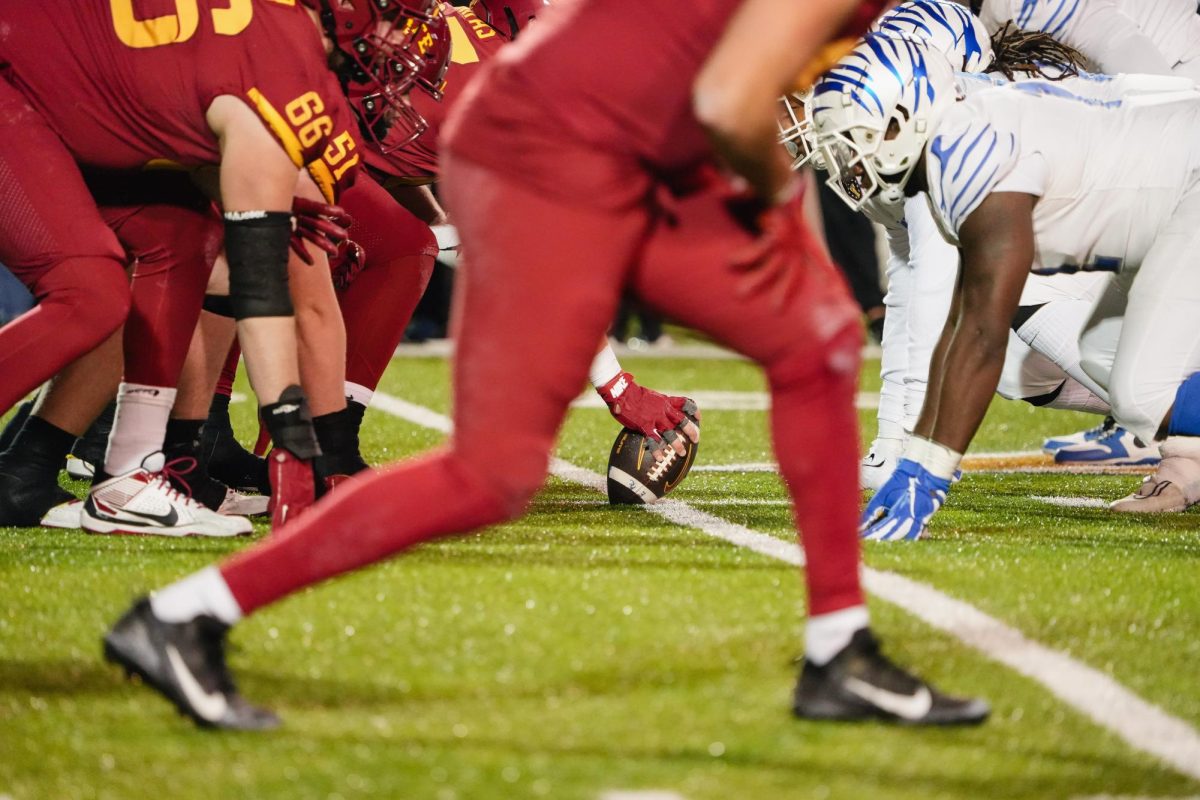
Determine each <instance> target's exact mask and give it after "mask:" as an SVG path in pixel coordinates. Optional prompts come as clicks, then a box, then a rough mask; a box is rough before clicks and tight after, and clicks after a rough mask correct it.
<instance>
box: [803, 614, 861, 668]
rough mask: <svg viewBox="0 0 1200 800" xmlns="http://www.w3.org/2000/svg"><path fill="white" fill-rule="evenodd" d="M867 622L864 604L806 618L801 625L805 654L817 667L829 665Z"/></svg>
mask: <svg viewBox="0 0 1200 800" xmlns="http://www.w3.org/2000/svg"><path fill="white" fill-rule="evenodd" d="M870 622H871V618H870V616H868V614H867V607H866V606H850V607H849V608H843V609H839V610H838V611H831V612H830V613H828V614H818V615H817V616H815V617H809V618H808V624H807V625H805V626H804V657H805V658H807V659H808V660H809V661H811V662H813V663H814V664H816V665H817V666H818V667H821V666H824V665H826V664H828V663H829V662H830V661H832V660H833V657H834V656H836V655H837V654H838V653H840V652H842V651H843V650H845V649H846V645H848V644H850V639H851V637H853V636H854V634H855V633H857V632H858V631H860V630H862V629H863V628H865V627H867V625H869V624H870Z"/></svg>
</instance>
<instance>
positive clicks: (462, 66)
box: [366, 3, 507, 183]
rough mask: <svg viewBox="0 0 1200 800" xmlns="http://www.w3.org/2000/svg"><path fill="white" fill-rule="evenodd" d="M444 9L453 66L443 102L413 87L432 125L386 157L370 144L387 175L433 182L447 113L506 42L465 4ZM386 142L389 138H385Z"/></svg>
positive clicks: (372, 162)
mask: <svg viewBox="0 0 1200 800" xmlns="http://www.w3.org/2000/svg"><path fill="white" fill-rule="evenodd" d="M442 13H443V14H445V16H446V23H447V24H448V25H449V27H450V68H449V69H447V70H446V83H445V85H444V86H443V87H442V99H441V102H438V101H437V100H434V99H433V98H432V97H430V96H429V94H428V93H427V92H423V91H421V90H420V89H414V90H413V91H412V94H410V95H409V102H411V103H412V105H413V108H415V109H416V110H417V111H418V112H419V113H420V114H421V116H422V117H424V119H425V122H426V123H427V124H428V126H429V127H427V128H426V129H425V132H424V133H422V134H421V135H420V136H419V137H418V138H417V140H416V141H414V142H411V143H410V144H408V145H406V146H404V147H403V148H401V149H400V150H398V151H396V152H394V153H391V154H389V155H388V156H387V158H385V157H384V156H383V155H382V154H380V153H379V152H377V151H376V150H375V149H374V148H367V155H366V162H367V164H368V165H369V166H370V167H371V168H372V169H376V170H378V171H380V172H382V173H384V174H385V175H390V176H392V177H396V178H403V179H405V180H408V181H411V182H413V183H430V182H432V181H435V180H437V178H438V172H439V171H438V137H439V136H440V135H441V130H442V124H443V123H444V122H445V121H446V114H447V113H448V112H449V110H450V108H451V107H453V105H454V104H455V103H456V102H457V101H458V98H459V97H461V96H462V93H463V89H465V88H466V86H467V84H468V83H469V82H470V80H471V79H472V78H473V77H475V75H476V74H477V73H478V72H479V68H480V67H481V66H483V64H484V63H485V62H488V61H491V60H492V57H493V56H494V55H495V54H496V52H497V51H498V50H499V49H500V47H501V46H502V45H504V44H506V43H507V40H506V39H505V38H504V37H503V36H501V35H500V34H498V33H497V32H496V31H495V30H493V29H492V28H490V27H489V26H488V24H487V23H486V22H484V21H483V20H481V19H480V18H479V17H477V16H475V14H474V13H473V12H472V11H471V10H470V9H469V8H466V7H464V6H452V5H450V4H449V3H443V4H442ZM385 144H386V142H385Z"/></svg>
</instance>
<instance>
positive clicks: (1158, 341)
mask: <svg viewBox="0 0 1200 800" xmlns="http://www.w3.org/2000/svg"><path fill="white" fill-rule="evenodd" d="M1198 252H1200V192H1194V193H1192V194H1191V195H1189V196H1188V197H1186V198H1184V200H1183V202H1182V203H1180V205H1179V207H1178V208H1177V209H1176V210H1175V213H1174V214H1173V215H1172V218H1171V220H1170V222H1168V223H1167V225H1166V227H1165V228H1164V229H1163V230H1162V232H1161V233H1160V234H1159V235H1158V238H1157V239H1155V242H1154V245H1153V246H1152V247H1151V248H1150V252H1149V253H1148V254H1147V256H1146V258H1145V260H1144V261H1143V262H1142V265H1141V268H1140V269H1139V270H1138V273H1137V276H1136V277H1135V278H1134V279H1133V287H1132V288H1131V289H1130V291H1129V304H1128V306H1127V307H1126V310H1125V321H1124V325H1123V327H1122V330H1121V339H1120V342H1119V343H1118V344H1117V354H1116V360H1115V362H1114V364H1113V376H1112V383H1113V385H1112V387H1111V389H1112V391H1113V401H1114V403H1119V402H1120V401H1121V398H1120V397H1118V394H1119V393H1123V394H1124V395H1125V396H1126V397H1128V395H1129V393H1136V395H1137V396H1138V397H1139V398H1157V401H1156V403H1157V405H1160V406H1162V409H1161V410H1162V412H1163V413H1165V412H1166V410H1167V409H1168V408H1169V407H1170V402H1171V400H1172V399H1173V398H1174V394H1175V389H1176V387H1178V385H1179V383H1180V381H1182V380H1183V378H1185V377H1187V376H1188V375H1190V374H1191V373H1192V372H1195V371H1196V370H1197V369H1200V327H1198V326H1197V325H1196V320H1197V319H1200V263H1197V260H1196V254H1197V253H1198Z"/></svg>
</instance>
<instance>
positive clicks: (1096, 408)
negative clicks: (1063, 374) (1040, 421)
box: [1046, 378, 1112, 414]
mask: <svg viewBox="0 0 1200 800" xmlns="http://www.w3.org/2000/svg"><path fill="white" fill-rule="evenodd" d="M1046 407H1047V408H1061V409H1065V410H1067V411H1086V412H1088V413H1089V414H1108V413H1110V412H1111V411H1112V408H1110V407H1109V405H1108V403H1107V402H1105V400H1104V398H1102V397H1097V396H1096V395H1095V394H1093V393H1092V390H1091V389H1089V388H1088V387H1086V386H1084V385H1083V384H1082V383H1080V382H1079V381H1077V380H1075V379H1074V378H1067V380H1066V382H1065V383H1063V387H1062V390H1061V391H1060V392H1059V393H1058V397H1055V398H1054V399H1053V400H1051V401H1050V402H1049V403H1047V404H1046Z"/></svg>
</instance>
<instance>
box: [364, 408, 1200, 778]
mask: <svg viewBox="0 0 1200 800" xmlns="http://www.w3.org/2000/svg"><path fill="white" fill-rule="evenodd" d="M372 405H374V406H375V407H377V408H378V409H379V410H381V411H384V412H385V413H388V414H392V415H393V416H396V417H400V418H401V419H405V420H408V421H409V422H412V423H414V424H416V425H421V426H423V427H426V428H431V429H433V430H438V431H442V432H443V433H449V432H450V431H451V429H452V427H453V426H452V423H451V421H450V418H449V417H446V416H445V415H443V414H439V413H438V412H436V411H434V410H432V409H429V408H426V407H424V406H420V405H417V404H415V403H410V402H408V401H406V400H402V399H400V398H398V397H393V396H391V395H388V394H385V393H383V392H376V393H375V398H374V400H372ZM550 472H551V474H553V475H555V476H556V477H558V478H561V479H563V480H566V481H570V482H572V483H577V484H579V485H581V486H586V487H588V488H591V489H595V490H596V491H600V492H603V491H605V486H606V479H605V477H604V476H603V475H600V474H599V473H597V472H593V471H592V470H590V469H586V468H584V467H580V466H577V465H575V464H571V463H570V462H567V461H564V460H562V459H560V458H554V459H553V460H552V461H551V467H550ZM645 508H646V510H647V511H649V512H650V513H653V514H658V515H659V516H661V517H663V518H664V519H667V520H670V521H671V522H674V523H676V524H677V525H681V526H684V527H688V528H695V529H697V530H699V531H701V532H702V533H705V534H708V535H709V536H712V537H714V538H717V539H721V540H723V541H726V542H729V543H730V544H734V545H737V546H738V547H742V548H745V549H747V550H751V551H753V552H755V553H759V554H761V555H765V556H768V557H770V558H774V559H777V560H779V561H783V562H784V563H787V564H792V565H794V566H803V565H804V555H803V553H801V551H800V548H799V547H798V546H797V545H796V543H795V542H789V541H785V540H783V539H776V538H775V537H773V536H768V535H766V534H765V533H759V532H758V531H755V530H751V529H750V528H747V527H745V526H744V525H738V524H736V523H733V522H729V521H728V520H724V519H721V518H720V517H715V516H713V515H712V514H709V513H707V512H704V511H700V510H699V509H696V508H693V507H692V506H689V505H688V504H686V503H683V502H680V501H678V500H672V499H670V498H667V499H665V500H662V501H660V502H658V503H655V504H654V505H651V506H646V507H645ZM898 546H901V547H904V546H908V545H898ZM863 578H864V583H865V585H866V588H867V589H868V591H870V592H871V593H872V594H874V595H875V596H876V597H878V598H880V599H881V600H885V601H887V602H889V603H891V604H893V605H895V606H897V607H899V608H900V609H902V610H904V611H907V612H909V613H910V614H912V615H913V616H915V617H917V618H918V619H921V620H923V621H924V622H926V623H927V624H929V625H930V626H932V627H934V628H937V629H938V630H941V631H945V632H946V633H949V634H951V635H952V636H954V637H956V638H958V639H959V640H960V641H962V642H964V643H965V644H967V645H969V646H971V647H973V648H974V649H976V650H978V651H979V652H980V653H982V654H983V655H985V656H987V657H989V658H991V659H992V660H993V661H998V662H1000V663H1001V664H1005V665H1006V666H1009V667H1011V668H1012V669H1013V670H1015V671H1016V672H1018V673H1020V674H1022V675H1024V676H1025V677H1027V678H1029V679H1031V680H1033V681H1036V682H1037V683H1040V684H1041V685H1042V686H1044V687H1045V688H1046V689H1047V690H1049V692H1050V693H1051V694H1052V695H1054V696H1055V697H1057V698H1058V699H1059V700H1061V701H1062V702H1064V703H1066V704H1067V705H1069V706H1071V707H1072V708H1074V709H1075V710H1076V711H1078V712H1080V713H1081V714H1083V715H1084V716H1086V717H1088V718H1089V719H1091V720H1092V721H1093V722H1095V723H1096V724H1097V725H1099V726H1101V727H1103V728H1107V729H1108V730H1109V731H1112V732H1113V733H1114V734H1116V735H1117V736H1118V737H1119V738H1121V739H1122V740H1123V741H1125V743H1126V744H1128V745H1129V746H1130V747H1132V748H1134V749H1135V750H1139V751H1141V752H1143V753H1148V754H1150V755H1152V756H1155V757H1157V758H1158V759H1160V760H1162V761H1163V762H1164V763H1166V764H1168V765H1170V766H1171V767H1173V768H1174V769H1175V770H1176V771H1177V772H1179V773H1181V774H1183V775H1187V776H1188V777H1191V778H1194V779H1196V780H1200V733H1198V732H1197V731H1196V729H1195V728H1193V727H1192V726H1191V725H1189V724H1188V723H1186V722H1184V721H1183V720H1182V719H1179V718H1178V717H1174V716H1172V715H1170V714H1168V713H1167V712H1166V711H1164V710H1163V709H1161V708H1159V707H1158V706H1156V705H1154V704H1153V703H1150V702H1148V701H1146V700H1143V699H1142V698H1141V697H1138V696H1137V695H1136V694H1134V693H1133V692H1132V691H1130V690H1129V689H1127V688H1125V687H1124V686H1122V685H1121V684H1120V683H1118V682H1117V681H1116V680H1114V679H1113V678H1112V677H1110V676H1108V675H1106V674H1104V673H1103V672H1101V671H1099V670H1097V669H1095V668H1093V667H1089V666H1088V665H1086V664H1084V663H1082V662H1079V661H1076V660H1075V659H1073V658H1071V657H1070V656H1069V655H1067V654H1066V653H1062V652H1060V651H1057V650H1054V649H1052V648H1050V647H1047V646H1046V645H1044V644H1040V643H1038V642H1036V641H1033V640H1032V639H1029V638H1027V637H1026V636H1025V635H1024V634H1023V633H1021V632H1020V631H1018V630H1017V629H1015V628H1012V627H1010V626H1008V625H1006V624H1004V623H1003V622H1001V621H1000V620H998V619H996V618H995V617H991V616H989V615H987V614H985V613H984V612H982V611H980V610H979V609H977V608H975V607H974V606H972V605H971V604H969V603H966V602H964V601H962V600H957V599H955V598H953V597H951V596H949V595H947V594H945V593H943V592H941V591H939V590H937V589H935V588H934V587H932V586H929V585H927V584H924V583H920V582H919V581H915V580H912V579H911V578H906V577H904V576H903V575H899V574H897V573H894V572H886V571H883V570H877V569H871V568H869V567H865V568H864V569H863Z"/></svg>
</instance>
